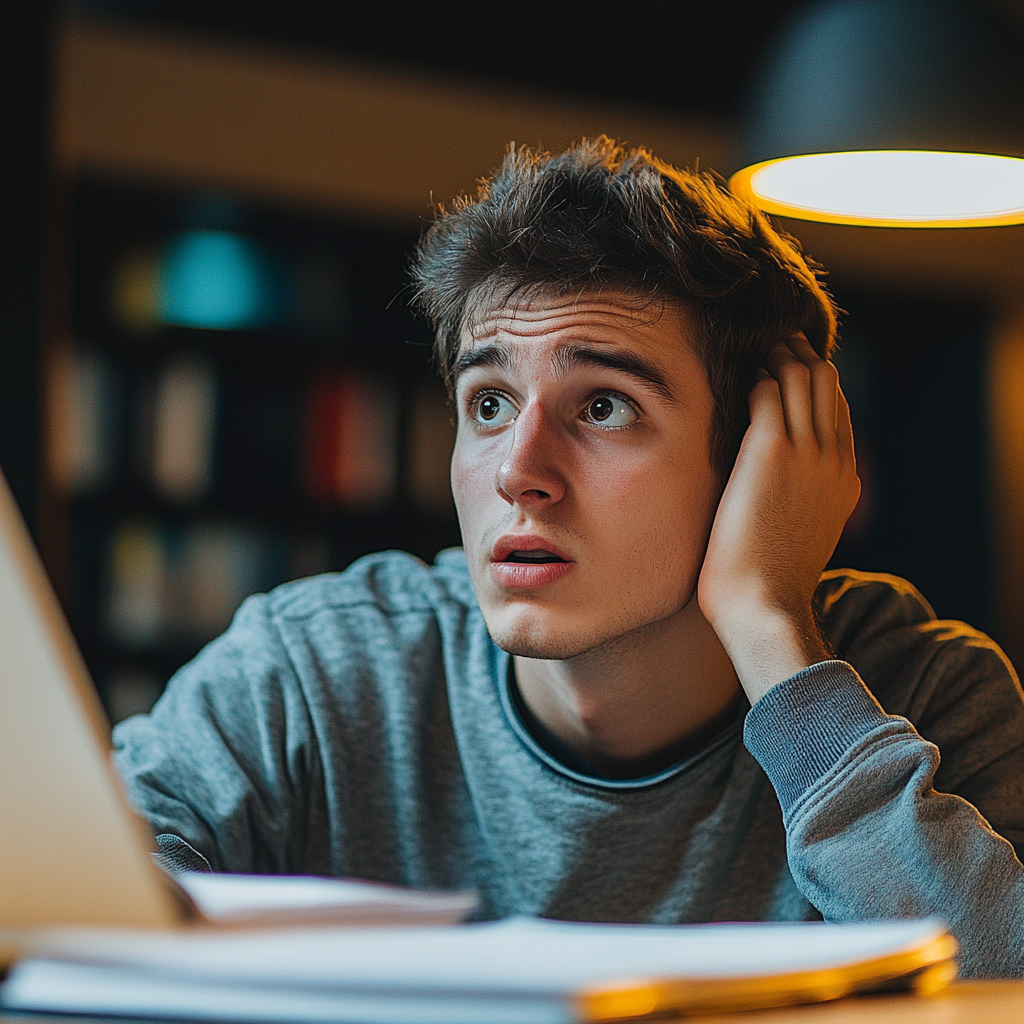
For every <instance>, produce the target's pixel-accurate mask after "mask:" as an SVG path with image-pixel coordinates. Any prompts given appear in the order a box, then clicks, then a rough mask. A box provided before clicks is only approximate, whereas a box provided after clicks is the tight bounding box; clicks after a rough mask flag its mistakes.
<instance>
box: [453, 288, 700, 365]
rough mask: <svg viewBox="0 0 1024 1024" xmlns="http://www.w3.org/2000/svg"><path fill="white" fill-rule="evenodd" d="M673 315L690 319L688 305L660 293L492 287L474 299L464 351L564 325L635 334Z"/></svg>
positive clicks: (463, 339) (464, 325) (461, 338)
mask: <svg viewBox="0 0 1024 1024" xmlns="http://www.w3.org/2000/svg"><path fill="white" fill-rule="evenodd" d="M671 313H675V314H676V315H680V314H682V315H683V316H684V317H685V318H686V320H687V321H689V319H690V317H689V313H690V311H689V309H688V308H687V307H686V306H685V305H684V304H683V303H682V302H680V301H679V300H677V299H674V298H669V297H666V296H664V295H662V294H658V293H640V292H637V291H632V290H626V289H622V288H611V287H608V288H600V289H588V290H585V291H573V292H566V291H564V290H559V289H556V288H554V287H551V286H545V285H534V286H530V287H517V286H510V285H502V284H501V283H500V282H499V283H489V284H487V285H483V286H481V287H479V288H477V289H475V290H474V291H473V292H472V293H471V294H470V296H469V299H468V301H467V303H466V312H465V315H464V316H463V323H462V329H461V331H460V335H459V351H460V352H466V351H469V350H471V349H472V348H474V347H475V346H477V345H479V344H482V343H483V342H485V341H493V340H495V339H496V338H497V337H499V336H501V335H504V336H509V335H514V336H524V337H529V336H530V335H531V334H542V333H547V332H549V331H551V330H553V329H558V328H559V327H566V328H571V327H573V326H585V325H590V326H604V327H611V328H617V329H619V330H620V331H629V330H631V329H635V328H637V327H644V326H650V325H652V324H655V323H658V322H659V321H660V320H662V319H663V318H664V317H665V315H666V314H671Z"/></svg>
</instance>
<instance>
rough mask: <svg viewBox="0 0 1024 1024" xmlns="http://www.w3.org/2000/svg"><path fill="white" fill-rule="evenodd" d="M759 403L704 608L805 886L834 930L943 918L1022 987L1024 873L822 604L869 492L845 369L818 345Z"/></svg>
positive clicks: (706, 574) (777, 374)
mask: <svg viewBox="0 0 1024 1024" xmlns="http://www.w3.org/2000/svg"><path fill="white" fill-rule="evenodd" d="M768 369H769V371H770V372H766V373H764V374H762V377H761V379H760V380H759V381H758V384H757V386H756V387H755V389H754V392H753V393H752V394H751V399H750V404H751V426H750V429H749V430H748V432H747V435H746V437H745V438H744V442H743V446H742V447H741V450H740V454H739V457H738V459H737V463H736V467H735V470H734V472H733V475H732V477H731V478H730V481H729V484H728V486H727V487H726V490H725V492H724V494H723V498H722V503H721V507H720V509H719V513H718V517H717V518H716V521H715V525H714V528H713V530H712V535H711V541H710V543H709V548H708V555H707V559H706V561H705V565H704V569H703V571H702V574H701V579H700V583H699V587H698V599H699V601H700V605H701V609H702V611H703V612H704V614H705V616H706V618H707V619H708V621H709V622H710V623H711V624H712V626H713V627H714V628H715V630H716V632H717V634H718V636H719V639H720V640H721V642H722V644H723V646H724V647H725V649H726V651H727V652H728V653H729V656H730V658H731V659H732V661H733V664H734V666H735V667H736V670H737V674H738V675H739V678H740V681H741V683H742V684H743V687H744V689H745V690H746V692H747V695H748V697H749V699H750V702H751V704H752V706H753V707H752V710H751V712H750V714H749V716H748V719H747V723H746V730H745V740H746V743H747V746H748V748H749V749H750V750H751V752H752V753H753V754H754V756H755V757H756V758H757V759H758V761H759V762H760V763H761V765H762V767H763V768H764V769H765V772H766V773H767V775H768V777H769V779H770V780H771V782H772V784H773V786H774V787H775V790H776V793H777V794H778V797H779V802H780V804H781V806H782V810H783V814H784V819H785V823H786V832H787V844H788V857H789V864H790V869H791V871H792V872H793V877H794V879H795V880H796V882H797V885H798V886H799V887H800V889H801V891H802V892H803V893H804V895H805V896H807V898H808V899H809V900H810V901H811V903H812V904H814V905H815V906H816V907H817V908H818V909H819V910H820V911H821V912H822V914H823V916H824V917H825V918H826V919H828V920H836V921H844V920H845V921H850V920H865V919H870V918H879V917H892V916H908V915H926V914H936V915H938V916H940V917H942V918H943V919H944V920H945V921H946V922H947V924H948V925H949V926H950V928H951V930H952V931H953V933H954V934H955V935H956V937H957V938H958V940H959V941H960V943H961V956H960V963H961V969H962V971H963V973H964V974H965V975H969V976H986V975H987V976H993V975H995V976H1007V975H1009V976H1022V975H1024V868H1022V867H1021V865H1020V863H1019V862H1018V861H1017V859H1016V857H1015V856H1014V853H1013V849H1012V847H1011V846H1010V844H1009V843H1007V842H1006V841H1005V840H1004V839H1003V838H1001V837H1000V836H998V835H996V833H995V832H994V831H993V830H992V829H991V828H990V827H989V825H988V824H987V822H986V821H985V820H984V818H982V816H981V815H980V814H979V813H978V811H977V810H976V809H975V807H974V806H972V805H971V804H970V803H968V802H967V801H966V800H963V799H961V798H960V797H957V796H952V795H947V794H941V793H937V792H936V791H935V790H934V788H933V785H932V783H933V779H934V775H935V772H936V769H937V767H938V763H939V752H938V750H937V748H936V747H935V746H934V745H933V744H931V743H928V742H927V741H926V740H924V739H923V738H922V737H921V736H920V735H919V734H918V732H917V731H916V729H915V728H914V726H912V725H911V723H910V722H909V721H907V720H906V719H904V718H899V717H895V716H889V715H886V714H885V712H884V711H883V710H882V708H881V707H880V706H879V705H878V703H877V702H876V701H875V699H874V698H873V697H872V695H871V694H870V693H869V692H868V690H867V689H866V688H865V686H864V684H863V682H862V681H861V680H860V677H859V676H858V675H857V674H856V672H855V671H854V670H853V669H852V667H851V666H850V665H848V664H847V663H846V662H842V661H837V660H833V659H831V658H830V654H829V652H828V650H827V649H826V646H825V644H824V643H823V642H822V640H821V639H820V637H819V635H818V633H817V629H816V626H815V621H814V616H813V613H812V604H811V601H812V595H813V590H814V586H815V584H816V582H817V579H818V576H819V574H820V572H821V569H822V568H823V567H824V565H825V562H826V561H827V560H828V558H829V556H830V555H831V553H832V551H833V549H834V547H835V544H836V542H837V541H838V537H839V533H840V531H841V529H842V526H843V524H844V522H845V520H846V518H847V516H848V515H849V512H850V511H851V510H852V508H853V505H854V504H855V502H856V498H857V494H858V493H859V485H858V483H857V480H856V470H855V463H854V458H853V438H852V431H851V429H850V426H849V412H848V409H847V407H846V403H845V400H844V399H843V396H842V393H841V391H840V390H839V387H838V379H837V377H836V375H835V370H834V368H832V367H831V366H830V364H828V363H825V362H824V361H823V360H821V359H819V358H818V357H817V356H816V355H814V353H813V352H812V351H811V349H810V346H809V345H808V344H807V343H806V341H804V340H803V339H802V338H797V339H792V340H791V342H790V345H789V346H788V347H787V348H786V351H781V349H780V350H779V351H777V352H776V354H775V356H774V357H773V359H772V361H771V363H770V365H769V368H768Z"/></svg>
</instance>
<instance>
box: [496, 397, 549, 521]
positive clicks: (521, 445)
mask: <svg viewBox="0 0 1024 1024" xmlns="http://www.w3.org/2000/svg"><path fill="white" fill-rule="evenodd" d="M510 437H511V442H510V444H509V448H508V451H507V452H506V453H505V457H504V459H502V462H501V465H500V466H499V467H498V472H497V474H496V475H495V487H496V488H497V491H498V493H499V494H500V495H501V496H502V498H504V499H505V501H507V502H508V503H509V504H510V505H520V506H537V507H542V506H545V505H553V504H555V503H556V502H559V501H561V500H562V498H563V497H564V496H565V477H564V475H563V472H562V466H561V461H562V460H561V459H560V454H561V453H560V448H561V438H560V437H559V432H558V430H557V427H556V425H555V424H554V423H553V422H552V421H551V420H550V419H549V418H548V416H547V415H546V414H545V412H544V409H543V408H542V407H541V406H540V405H539V404H538V403H530V404H528V405H527V406H526V408H525V409H523V410H522V411H521V412H520V413H519V415H518V416H517V417H516V420H515V423H514V424H513V425H512V430H511V431H510Z"/></svg>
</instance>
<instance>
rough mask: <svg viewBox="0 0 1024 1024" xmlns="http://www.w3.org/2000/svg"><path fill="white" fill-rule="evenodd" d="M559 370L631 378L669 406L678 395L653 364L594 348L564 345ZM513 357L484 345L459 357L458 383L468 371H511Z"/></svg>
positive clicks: (558, 359) (558, 356)
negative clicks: (599, 371)
mask: <svg viewBox="0 0 1024 1024" xmlns="http://www.w3.org/2000/svg"><path fill="white" fill-rule="evenodd" d="M555 360H556V364H557V366H558V369H559V371H560V372H562V373H566V372H567V371H569V370H570V369H573V368H574V367H585V366H597V367H601V368H603V369H606V370H617V371H619V372H620V373H625V374H628V375H629V376H630V377H633V378H634V379H635V380H637V381H639V382H640V383H641V384H644V385H646V386H647V387H649V388H650V389H651V390H652V391H654V392H655V393H657V394H658V395H660V396H661V397H662V398H664V399H665V400H666V401H668V402H675V401H676V393H675V391H674V390H673V388H672V385H671V384H670V383H669V381H668V378H667V377H666V376H665V374H663V373H662V372H661V370H659V369H658V368H657V367H656V366H654V365H653V364H652V363H650V362H648V361H647V360H646V359H644V358H642V357H641V356H638V355H636V354H635V353H633V352H623V351H608V350H606V349H605V348H603V347H601V348H597V347H594V346H591V345H579V344H576V345H565V346H564V347H562V348H560V349H559V350H558V352H557V354H556V356H555ZM512 362H513V359H512V355H511V353H510V352H509V350H508V349H507V348H506V347H505V346H503V345H496V344H491V345H481V346H480V347H479V348H476V349H473V350H472V351H470V352H466V353H465V354H463V355H461V356H459V358H458V360H457V362H456V364H455V377H456V380H457V379H458V378H459V377H460V376H462V374H464V373H465V372H466V371H467V370H471V369H473V368H474V367H477V366H493V367H497V368H498V369H500V370H506V371H509V370H511V369H512Z"/></svg>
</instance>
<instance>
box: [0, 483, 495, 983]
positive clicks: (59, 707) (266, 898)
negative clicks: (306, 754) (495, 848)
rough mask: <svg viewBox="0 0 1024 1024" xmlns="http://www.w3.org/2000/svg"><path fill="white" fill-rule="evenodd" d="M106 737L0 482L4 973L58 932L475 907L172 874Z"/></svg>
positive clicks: (439, 919)
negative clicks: (45, 935) (157, 856)
mask: <svg viewBox="0 0 1024 1024" xmlns="http://www.w3.org/2000/svg"><path fill="white" fill-rule="evenodd" d="M109 735H110V733H109V727H108V724H107V721H106V717H105V715H104V712H103V709H102V707H101V706H100V703H99V701H98V699H97V696H96V691H95V689H94V687H93V685H92V681H91V680H90V678H89V673H88V671H87V669H86V667H85V663H84V662H83V660H82V656H81V654H80V653H79V650H78V646H77V644H76V643H75V640H74V637H73V636H72V634H71V630H70V628H69V626H68V623H67V621H66V619H65V618H64V615H63V612H62V611H61V608H60V605H59V604H58V602H57V598H56V595H55V594H54V592H53V589H52V587H51V586H50V583H49V580H48V578H47V575H46V572H45V570H44V569H43V566H42V563H41V562H40V560H39V556H38V554H37V553H36V550H35V547H34V545H33V543H32V540H31V537H30V536H29V533H28V530H27V529H26V527H25V524H24V522H23V520H22V518H21V514H20V513H19V511H18V508H17V506H16V504H15V502H14V498H13V496H12V494H11V492H10V488H9V487H8V485H7V481H6V480H5V479H4V477H3V474H2V473H0V970H2V968H3V967H5V966H6V965H8V964H10V963H12V962H13V961H14V960H15V959H16V958H17V957H18V956H20V955H21V954H22V953H23V952H24V951H25V950H26V949H30V948H31V947H32V945H33V942H34V941H35V940H34V937H36V936H38V935H39V934H40V931H41V930H45V929H48V928H63V929H67V928H76V927H86V928H90V927H96V926H100V927H115V928H122V929H133V930H136V931H137V930H139V929H142V930H145V931H153V930H154V929H155V930H170V929H173V930H179V929H180V928H181V926H182V925H189V926H196V925H202V926H207V927H208V926H218V925H222V926H227V927H228V928H238V927H242V928H250V929H252V928H255V929H259V928H263V927H272V928H280V927H304V926H308V925H337V926H351V925H367V924H373V925H377V926H381V925H409V924H450V923H453V922H455V921H459V920H461V919H463V918H464V917H465V916H466V914H468V913H469V912H470V911H471V910H472V909H473V907H474V906H475V904H476V896H475V894H474V893H469V892H460V893H442V892H428V891H421V890H414V889H405V888H402V887H399V886H392V885H385V884H381V883H375V882H368V881H360V880H355V879H340V878H303V877H288V876H272V877H260V876H241V875H231V874H218V875H208V874H196V873H189V872H185V873H183V874H180V875H178V876H176V878H172V877H171V876H170V875H168V874H166V873H165V872H164V871H162V870H161V869H160V868H159V867H157V865H156V864H155V863H154V861H153V859H152V856H151V855H152V853H154V852H155V843H154V838H153V834H152V832H151V831H150V828H149V826H148V824H146V823H145V822H144V821H143V820H142V819H141V818H140V817H138V816H137V815H136V814H135V813H134V812H133V811H132V809H131V808H130V806H129V804H128V802H127V800H126V798H125V795H124V793H123V790H122V788H121V784H120V780H119V779H118V777H117V775H116V772H115V770H114V767H113V764H112V762H111V756H110V754H111V748H110V740H109Z"/></svg>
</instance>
